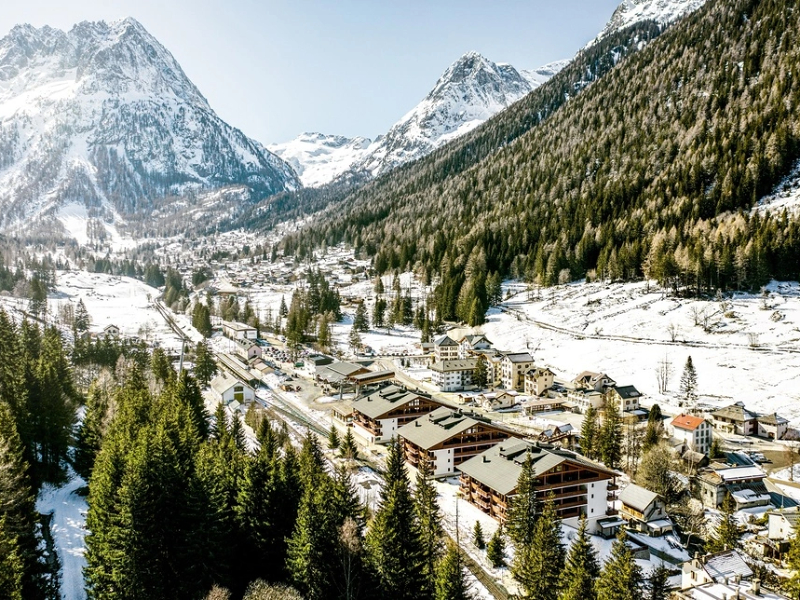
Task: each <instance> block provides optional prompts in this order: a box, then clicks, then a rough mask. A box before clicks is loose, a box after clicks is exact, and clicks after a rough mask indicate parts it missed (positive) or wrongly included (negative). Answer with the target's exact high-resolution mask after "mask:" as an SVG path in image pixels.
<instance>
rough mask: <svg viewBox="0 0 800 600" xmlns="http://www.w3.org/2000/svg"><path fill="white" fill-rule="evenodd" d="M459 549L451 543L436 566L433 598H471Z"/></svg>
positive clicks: (448, 599) (446, 599)
mask: <svg viewBox="0 0 800 600" xmlns="http://www.w3.org/2000/svg"><path fill="white" fill-rule="evenodd" d="M462 562H463V561H462V559H461V550H460V549H459V548H458V547H456V545H455V544H453V543H451V544H449V545H448V547H447V552H446V553H445V555H444V556H443V557H442V559H441V560H440V561H439V562H438V564H437V567H436V581H435V586H434V591H435V593H434V594H433V598H434V599H435V600H468V599H471V598H473V595H472V594H471V593H470V587H469V583H468V582H467V579H466V573H464V567H463V564H462Z"/></svg>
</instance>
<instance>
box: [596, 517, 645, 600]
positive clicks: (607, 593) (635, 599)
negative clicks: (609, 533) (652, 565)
mask: <svg viewBox="0 0 800 600" xmlns="http://www.w3.org/2000/svg"><path fill="white" fill-rule="evenodd" d="M595 590H596V592H597V600H643V594H642V572H641V569H640V568H639V565H637V564H636V561H634V559H633V553H632V552H631V549H630V548H629V547H628V543H627V536H626V534H625V530H624V529H620V530H619V534H618V535H617V539H616V540H615V541H614V544H613V545H612V546H611V556H610V557H609V558H608V560H607V561H606V563H605V564H604V565H603V569H602V571H601V572H600V577H599V578H598V579H597V582H596V584H595Z"/></svg>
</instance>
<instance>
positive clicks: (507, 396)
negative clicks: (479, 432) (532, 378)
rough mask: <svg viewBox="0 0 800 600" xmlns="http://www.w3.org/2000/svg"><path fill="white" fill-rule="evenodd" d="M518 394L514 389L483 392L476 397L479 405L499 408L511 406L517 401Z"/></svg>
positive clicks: (492, 408) (488, 408)
mask: <svg viewBox="0 0 800 600" xmlns="http://www.w3.org/2000/svg"><path fill="white" fill-rule="evenodd" d="M518 398H519V394H518V393H517V392H515V391H513V390H512V391H510V392H507V391H504V390H500V391H498V392H485V393H483V394H481V395H480V396H479V397H478V400H479V402H480V404H481V407H483V408H485V409H486V410H501V409H504V408H511V407H512V406H514V405H515V404H516V403H517V400H518Z"/></svg>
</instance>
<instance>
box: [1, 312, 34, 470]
mask: <svg viewBox="0 0 800 600" xmlns="http://www.w3.org/2000/svg"><path fill="white" fill-rule="evenodd" d="M25 373H26V367H25V355H24V350H23V347H22V340H21V337H20V335H19V332H18V330H17V327H16V326H15V325H14V322H13V321H12V320H11V319H10V318H9V316H8V314H7V313H6V311H5V310H3V309H2V308H0V402H5V404H6V406H8V408H9V410H10V411H11V416H12V418H13V419H14V423H15V424H16V429H17V433H18V435H19V437H20V441H21V443H22V452H23V458H24V459H25V461H26V462H27V463H28V464H29V465H31V464H32V463H33V460H34V452H33V447H34V442H33V431H32V424H33V423H32V419H31V417H30V414H29V399H28V389H27V386H26V385H25Z"/></svg>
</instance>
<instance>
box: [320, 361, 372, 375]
mask: <svg viewBox="0 0 800 600" xmlns="http://www.w3.org/2000/svg"><path fill="white" fill-rule="evenodd" d="M325 368H326V369H328V370H329V371H333V372H334V373H337V374H339V375H343V376H344V377H349V376H350V375H352V374H353V373H356V372H358V371H361V370H362V369H366V367H365V366H364V365H359V364H355V363H348V362H335V363H331V364H329V365H325Z"/></svg>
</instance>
